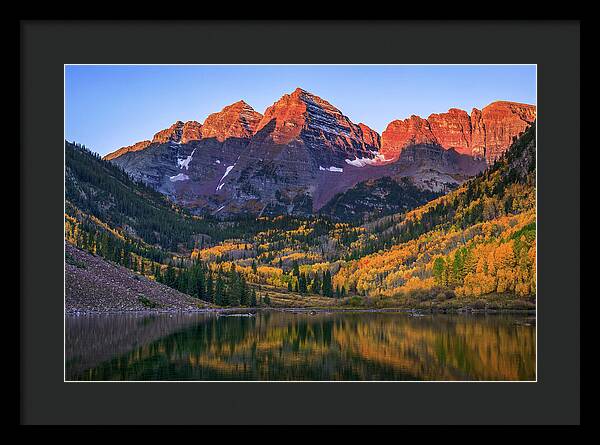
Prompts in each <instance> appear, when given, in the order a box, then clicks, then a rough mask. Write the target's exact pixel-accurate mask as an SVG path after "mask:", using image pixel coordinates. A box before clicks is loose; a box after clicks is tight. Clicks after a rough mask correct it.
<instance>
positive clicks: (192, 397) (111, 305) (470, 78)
mask: <svg viewBox="0 0 600 445" xmlns="http://www.w3.org/2000/svg"><path fill="white" fill-rule="evenodd" d="M81 24H82V23H80V22H71V23H68V22H67V23H58V22H57V23H53V22H50V23H40V22H23V23H22V25H21V26H22V35H23V36H24V38H23V42H24V45H23V47H22V62H23V63H22V73H21V81H22V90H21V92H22V94H21V100H22V103H23V111H24V115H23V120H22V122H21V142H22V163H21V173H22V175H23V178H24V181H23V184H24V186H23V192H24V193H23V196H22V198H23V202H22V206H23V212H22V214H23V224H24V233H23V238H22V248H23V254H24V259H25V261H24V270H23V272H24V273H23V276H24V278H25V279H24V280H23V282H22V300H21V304H22V311H21V317H22V324H23V326H24V331H23V333H22V334H23V340H24V341H23V343H22V357H23V360H22V363H23V370H22V374H21V378H22V407H23V410H22V412H23V414H22V422H23V423H63V424H64V423H66V424H72V423H75V424H77V423H90V422H91V423H113V424H114V423H119V424H126V423H134V424H140V423H141V424H168V423H176V424H197V423H209V424H214V423H228V424H236V423H243V424H247V423H254V424H282V423H283V424H288V423H289V424H291V423H299V424H316V423H319V424H344V423H365V424H374V423H381V424H389V423H392V424H393V423H409V424H425V423H430V424H435V423H444V424H448V423H451V424H485V423H537V424H556V423H568V424H573V423H578V421H579V420H578V419H579V408H578V404H579V231H578V226H579V119H578V117H579V24H578V23H577V22H564V23H546V22H531V23H527V22H504V23H503V22H481V23H478V22H472V23H464V22H461V23H455V22H442V23H439V22H432V23H426V22H339V23H338V22H289V23H286V25H285V26H281V24H280V23H277V22H251V21H250V22H208V21H207V22H184V23H176V22H174V23H168V22H163V23H152V22H128V23H122V22H121V23H120V22H104V23H102V22H94V23H89V24H86V26H85V29H83V28H81V26H80V25H81ZM508 31H509V32H508ZM415 33H418V34H419V35H420V36H422V37H421V38H422V39H424V40H425V41H424V42H423V44H426V43H427V40H429V39H434V35H443V36H444V37H443V39H442V41H443V44H442V45H441V46H440V45H437V46H435V50H434V51H433V52H431V53H428V54H426V55H425V54H424V53H422V52H419V51H417V48H416V47H415V48H407V46H406V45H401V42H402V41H403V39H405V38H408V36H411V35H415ZM473 33H476V34H479V35H485V36H486V39H485V40H483V39H481V40H477V39H476V40H471V43H472V45H473V48H472V51H468V52H464V51H462V52H456V51H453V52H448V51H447V49H446V48H452V47H453V45H454V44H455V43H456V42H460V41H462V38H463V37H464V36H465V35H473ZM73 35H77V36H80V37H81V38H75V39H73V38H72V37H73ZM300 35H302V36H303V37H302V38H300ZM334 35H335V36H337V37H336V41H339V39H340V37H344V38H345V41H346V42H347V45H343V46H339V45H337V46H336V47H335V48H336V49H335V51H328V50H327V48H328V46H327V45H324V44H323V42H332V40H331V39H332V38H333V36H334ZM133 36H135V38H134V37H133ZM140 36H144V39H140ZM217 36H218V38H217ZM242 36H243V40H247V41H264V39H268V41H269V42H270V45H273V47H274V48H275V47H279V48H293V49H294V51H275V50H274V51H272V52H263V53H260V54H257V53H256V52H252V54H250V53H247V52H244V51H239V42H240V40H239V38H242ZM556 39H560V40H561V45H560V47H556V46H553V44H552V42H553V41H555V40H556ZM199 41H202V42H204V43H203V45H202V48H203V50H202V51H194V50H193V49H194V48H196V47H197V42H199ZM110 42H115V43H117V44H116V45H114V47H113V45H111V44H110ZM175 42H176V43H175ZM523 42H528V44H527V45H524V44H523ZM109 46H110V47H111V51H110V53H108V52H107V48H108V47H109ZM478 46H486V51H477V47H478ZM367 47H368V48H370V49H373V50H372V51H369V52H368V53H365V51H361V50H360V49H363V48H367ZM385 47H387V48H394V47H397V48H398V49H400V48H402V51H400V50H399V51H397V52H395V51H392V52H390V51H384V50H383V49H384V48H385ZM428 47H431V46H428ZM45 48H50V50H46V51H44V49H45ZM115 48H116V50H115ZM158 48H170V51H169V52H166V53H165V52H163V51H157V49H158ZM233 48H238V51H236V52H232V50H233ZM113 50H114V51H113ZM379 53H381V54H379ZM42 54H43V57H42ZM157 54H160V57H159V56H158V55H157ZM42 72H43V74H44V75H43V76H42V75H41V74H42ZM559 84H560V88H558V87H557V85H559ZM565 109H568V110H569V113H564V110H565ZM559 172H560V173H559ZM557 174H560V177H561V178H562V179H561V180H560V181H556V179H555V178H556V177H557V176H556V175H557ZM553 178H554V179H553ZM559 215H561V216H559ZM61 234H62V235H61ZM559 234H560V235H559ZM61 236H62V237H61ZM566 259H568V261H567V260H566ZM557 336H560V339H561V340H560V343H559V344H562V345H564V347H561V348H558V349H557V348H556V344H557V343H556V340H555V339H556V337H557ZM553 345H554V346H553ZM42 364H43V366H42ZM42 370H45V371H44V372H42ZM150 393H152V401H150V399H149V397H150V396H149V394H150ZM548 397H554V398H556V397H559V398H560V400H561V403H560V407H559V406H557V405H556V404H553V405H552V411H551V412H548V409H549V408H550V407H549V406H548V404H547V403H545V400H546V398H548ZM50 399H52V400H60V401H61V402H60V405H61V406H60V409H53V410H50V409H49V406H48V404H47V400H50ZM200 399H201V400H202V403H200V406H198V400H200ZM115 400H119V401H122V403H121V404H117V406H114V407H113V408H112V409H111V410H108V411H107V410H103V409H102V406H103V405H104V404H106V403H111V404H114V401H115ZM400 400H402V401H403V402H402V403H401V404H400V405H402V406H399V403H400V402H399V401H400ZM155 403H156V404H158V403H159V404H160V405H163V406H164V405H166V404H168V405H169V406H175V408H173V410H172V411H171V412H169V413H164V412H162V411H152V406H153V405H154V404H155ZM82 404H83V405H84V406H86V407H87V408H86V409H85V410H82V409H77V410H74V409H73V407H74V406H82ZM191 406H194V409H193V410H191V411H190V407H191ZM251 406H252V407H254V408H252V409H250V407H251ZM259 406H260V409H259ZM269 406H271V407H272V406H280V407H282V409H281V410H276V411H277V412H272V411H273V410H269V408H268V407H269ZM308 406H312V408H311V409H310V410H309V409H307V407H308ZM483 406H485V407H486V409H482V407H483ZM508 406H510V409H507V407H508ZM391 407H394V408H393V409H392V408H391ZM409 407H410V408H409ZM459 407H460V408H459ZM96 410H98V411H102V415H100V416H99V417H95V414H94V412H95V411H96ZM267 410H268V411H267ZM223 412H228V413H229V414H228V415H227V416H226V418H223V417H222V416H221V415H219V413H221V414H222V413H223ZM267 412H269V414H268V415H267V414H266V413H267ZM500 413H501V414H500Z"/></svg>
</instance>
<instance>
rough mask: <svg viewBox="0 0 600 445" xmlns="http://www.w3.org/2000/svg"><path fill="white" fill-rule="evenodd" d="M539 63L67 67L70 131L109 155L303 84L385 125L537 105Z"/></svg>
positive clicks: (359, 117)
mask: <svg viewBox="0 0 600 445" xmlns="http://www.w3.org/2000/svg"><path fill="white" fill-rule="evenodd" d="M535 76H536V70H535V66H533V65H522V66H519V65H464V66H459V65H457V66H454V65H451V66H436V65H428V66H419V65H379V66H377V65H348V66H344V65H322V66H317V65H305V66H298V65H281V66H277V65H263V66H259V65H255V66H254V65H246V66H244V65H222V66H214V65H213V66H211V65H205V66H202V65H187V66H186V65H182V66H177V65H170V66H150V65H148V66H111V65H104V66H96V65H69V66H67V67H66V68H65V94H66V97H65V106H66V110H65V119H66V123H65V127H66V128H65V132H66V135H65V137H66V139H67V140H70V141H76V142H80V143H82V144H85V145H86V146H87V147H88V148H90V149H92V150H94V151H97V152H98V153H100V154H101V155H104V154H106V153H109V152H111V151H113V150H116V149H117V148H119V147H122V146H125V145H131V144H133V143H135V142H138V141H141V140H144V139H150V138H152V135H153V134H154V133H156V132H157V131H159V130H162V129H164V128H167V127H169V126H170V125H171V124H172V123H173V122H175V121H177V120H182V121H187V120H196V121H199V122H204V119H205V118H206V116H208V115H209V114H210V113H214V112H216V111H219V110H221V109H222V108H223V107H224V106H226V105H229V104H231V103H233V102H237V101H238V100H240V99H243V100H245V101H246V102H247V103H249V104H250V105H251V106H252V107H253V108H254V109H255V110H256V111H258V112H260V113H263V112H264V110H265V109H266V108H267V107H268V106H269V105H271V104H272V103H273V102H275V101H276V100H277V99H279V98H280V97H281V96H282V95H283V94H286V93H290V92H292V91H293V90H294V89H295V88H296V87H301V88H303V89H305V90H307V91H310V92H311V93H314V94H316V95H318V96H320V97H322V98H323V99H325V100H327V101H329V102H331V103H332V104H333V105H335V106H336V107H337V108H339V109H340V110H341V111H342V113H344V114H345V115H347V116H348V117H349V118H350V119H351V120H352V121H353V122H355V123H359V122H364V123H365V124H367V125H369V126H370V127H371V128H373V129H375V130H377V131H378V132H379V133H381V132H382V131H383V130H384V129H385V127H386V126H387V124H388V123H389V122H390V121H392V120H394V119H404V118H406V117H408V116H410V115H411V114H416V115H419V116H422V117H427V116H429V115H430V114H431V113H441V112H445V111H447V110H448V108H452V107H454V108H462V109H464V110H467V111H468V112H469V113H470V111H471V109H472V108H473V107H476V108H480V109H481V108H482V107H484V106H485V105H487V104H489V103H490V102H493V101H495V100H510V101H515V102H523V103H529V104H535V103H536V78H535Z"/></svg>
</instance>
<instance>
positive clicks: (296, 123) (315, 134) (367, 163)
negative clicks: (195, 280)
mask: <svg viewBox="0 0 600 445" xmlns="http://www.w3.org/2000/svg"><path fill="white" fill-rule="evenodd" d="M535 115H536V111H535V107H534V106H532V105H525V104H518V103H514V102H494V103H492V104H490V105H488V106H486V107H485V108H483V110H481V111H479V110H477V109H473V110H472V112H471V114H470V115H469V114H468V113H467V112H465V111H462V110H459V109H456V108H452V109H450V110H449V111H448V112H446V113H440V114H432V115H430V116H429V117H428V118H427V119H423V118H420V117H418V116H411V117H410V118H408V119H405V120H395V121H393V122H391V123H390V124H389V125H388V127H387V128H386V130H385V131H384V133H383V134H382V136H381V137H380V135H379V134H378V133H377V132H376V131H374V130H372V129H371V128H369V127H368V126H367V125H365V124H363V123H360V124H355V123H353V122H352V121H351V120H350V119H349V118H348V117H347V116H345V115H344V114H343V113H342V112H341V111H340V110H339V109H338V108H336V107H335V106H334V105H332V104H331V103H329V102H328V101H326V100H324V99H322V98H320V97H318V96H316V95H314V94H312V93H309V92H308V91H305V90H303V89H301V88H297V89H296V90H294V91H293V92H292V93H290V94H285V95H284V96H282V97H281V98H280V99H279V100H277V101H276V102H275V103H274V104H273V105H271V106H270V107H268V108H267V109H266V110H265V113H264V115H262V114H260V113H258V112H256V111H255V110H254V109H253V108H252V107H251V106H250V105H248V104H247V103H245V102H244V101H239V102H236V103H234V104H231V105H228V106H226V107H224V108H223V109H222V110H221V111H219V112H217V113H213V114H211V115H209V116H208V117H207V118H206V120H205V121H204V123H203V124H200V123H198V122H195V121H188V122H185V123H183V122H181V121H178V122H176V123H175V124H173V125H172V126H171V127H169V128H167V129H165V130H162V131H160V132H158V133H157V134H156V135H154V138H153V139H152V140H147V141H142V142H139V143H137V144H135V145H132V146H129V147H123V148H121V149H119V150H117V151H115V152H113V153H111V154H109V155H107V156H105V159H107V160H111V161H112V162H114V163H116V164H118V165H120V166H121V167H122V168H124V169H125V170H126V171H127V172H129V173H130V174H131V175H132V176H133V177H134V178H136V179H139V180H142V181H144V182H146V183H148V184H149V185H151V186H153V187H154V188H156V189H157V190H159V191H161V192H162V193H165V194H167V195H168V196H170V197H171V198H173V199H174V200H176V201H178V202H179V203H180V204H183V205H186V206H188V207H189V208H190V209H192V210H193V211H197V212H199V213H212V214H219V215H231V214H236V213H240V212H245V213H251V214H261V215H265V214H300V215H307V214H311V213H314V212H315V211H317V210H319V209H320V208H321V207H322V206H324V205H325V204H326V203H327V202H328V201H330V200H331V199H332V198H333V197H334V196H335V194H336V193H340V192H344V191H346V190H348V189H349V188H352V187H354V186H355V185H357V184H358V183H360V182H362V181H365V180H368V179H375V178H381V177H383V176H390V177H392V178H393V179H394V180H400V179H401V178H410V180H411V181H412V182H413V183H414V184H415V185H416V186H417V187H420V188H422V189H426V190H431V191H434V192H444V191H447V190H449V189H451V188H452V187H454V186H455V185H457V184H459V183H461V182H462V181H464V180H465V179H467V178H468V177H470V176H473V175H475V174H477V173H479V172H480V171H482V170H483V169H484V168H485V166H486V163H491V162H493V161H494V160H495V159H497V158H498V157H499V156H500V155H501V154H502V153H503V152H504V151H505V150H506V149H507V148H508V146H509V145H510V143H511V141H512V138H513V137H515V136H518V135H519V134H520V133H521V132H523V131H524V130H525V129H526V128H527V127H528V126H529V125H530V124H531V123H532V122H533V121H534V120H535ZM383 183H385V182H383ZM366 198H368V197H366Z"/></svg>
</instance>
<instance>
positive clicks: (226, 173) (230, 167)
mask: <svg viewBox="0 0 600 445" xmlns="http://www.w3.org/2000/svg"><path fill="white" fill-rule="evenodd" d="M233 167H235V164H233V165H230V166H229V167H227V168H226V169H225V174H224V175H223V176H222V177H221V180H220V181H219V185H218V186H217V189H216V191H219V190H221V189H222V188H223V185H224V183H223V179H225V177H226V176H227V175H228V174H229V172H230V171H231V170H233Z"/></svg>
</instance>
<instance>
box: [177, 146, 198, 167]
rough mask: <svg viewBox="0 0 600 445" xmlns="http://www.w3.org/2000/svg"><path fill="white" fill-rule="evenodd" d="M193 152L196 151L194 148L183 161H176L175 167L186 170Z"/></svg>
mask: <svg viewBox="0 0 600 445" xmlns="http://www.w3.org/2000/svg"><path fill="white" fill-rule="evenodd" d="M195 151H196V149H195V148H194V149H193V150H192V153H191V154H190V155H189V156H188V157H187V158H185V159H177V165H178V166H179V168H181V169H183V167H185V169H186V170H187V169H188V166H189V165H190V161H191V160H192V157H193V156H194V152H195Z"/></svg>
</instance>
